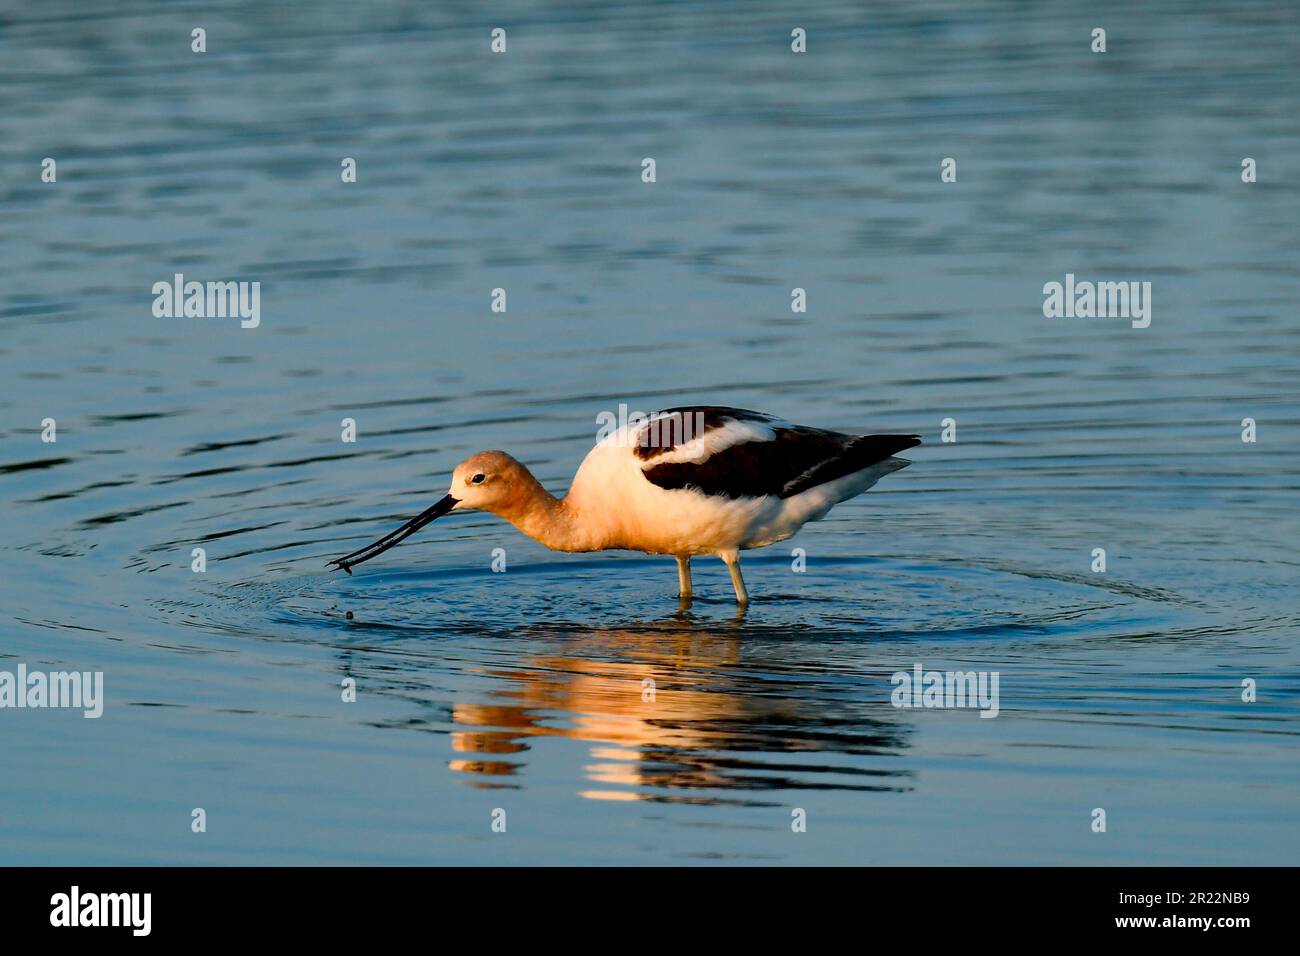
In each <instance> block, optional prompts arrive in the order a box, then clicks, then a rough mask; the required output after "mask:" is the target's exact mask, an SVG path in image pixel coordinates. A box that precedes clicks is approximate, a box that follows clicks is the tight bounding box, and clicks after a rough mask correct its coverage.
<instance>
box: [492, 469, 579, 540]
mask: <svg viewBox="0 0 1300 956" xmlns="http://www.w3.org/2000/svg"><path fill="white" fill-rule="evenodd" d="M528 477H529V479H531V486H526V487H524V488H522V489H521V491H520V494H518V495H516V496H515V497H513V498H511V499H510V500H509V501H507V502H505V503H504V504H503V505H499V506H498V507H497V508H495V509H493V510H494V511H496V513H497V514H498V515H500V516H501V517H502V518H505V519H506V520H507V521H509V522H510V523H511V524H512V525H514V526H515V527H516V528H518V529H519V530H520V531H522V532H523V533H524V534H526V535H528V537H530V538H532V539H533V540H534V541H537V542H540V543H541V544H544V545H546V547H548V548H550V549H551V550H552V551H595V550H598V549H599V548H600V544H599V543H598V542H597V541H595V540H594V539H593V537H592V535H591V534H590V533H589V529H587V528H586V527H585V526H584V525H583V522H582V521H581V520H580V518H579V517H578V514H577V509H576V508H575V507H574V506H573V501H572V500H571V499H570V498H564V499H560V498H556V497H555V496H554V495H553V494H551V493H550V492H549V491H547V490H546V489H545V488H543V487H542V484H541V482H539V481H538V480H537V479H536V478H533V476H532V475H529V476H528Z"/></svg>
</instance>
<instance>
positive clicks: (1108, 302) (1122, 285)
mask: <svg viewBox="0 0 1300 956" xmlns="http://www.w3.org/2000/svg"><path fill="white" fill-rule="evenodd" d="M1043 315H1045V316H1047V318H1049V319H1059V318H1061V317H1062V316H1064V317H1065V318H1067V319H1073V318H1080V319H1091V318H1098V319H1132V320H1133V321H1132V325H1133V328H1135V329H1145V328H1146V327H1147V326H1149V325H1150V324H1151V283H1150V282H1088V281H1084V282H1075V281H1074V273H1073V272H1067V273H1066V274H1065V283H1064V284H1062V283H1060V282H1049V283H1047V284H1046V285H1044V286H1043Z"/></svg>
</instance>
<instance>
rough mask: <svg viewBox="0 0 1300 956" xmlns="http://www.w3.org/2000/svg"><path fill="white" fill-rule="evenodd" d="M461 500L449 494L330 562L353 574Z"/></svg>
mask: <svg viewBox="0 0 1300 956" xmlns="http://www.w3.org/2000/svg"><path fill="white" fill-rule="evenodd" d="M459 502H460V499H459V498H453V497H452V496H451V495H447V496H446V497H445V498H443V499H442V500H441V501H439V502H438V503H437V504H436V505H434V506H433V507H432V508H428V509H426V510H424V511H421V512H420V513H419V514H418V515H416V516H415V517H414V518H412V519H411V520H410V521H408V522H406V524H404V525H402V526H401V527H400V528H394V529H393V530H392V531H390V532H388V534H386V535H384V536H383V537H382V538H380V539H379V540H378V541H374V542H371V543H370V544H368V545H366V546H365V547H364V548H359V549H357V550H356V551H353V552H352V553H351V554H345V555H343V557H341V558H335V559H334V560H333V561H331V562H329V564H333V565H337V566H338V567H340V568H342V569H343V570H344V571H346V572H347V573H348V574H351V573H352V569H353V568H354V567H356V566H357V565H358V564H360V563H361V562H362V561H369V560H370V559H371V558H373V557H374V556H375V555H377V554H383V553H384V552H385V551H387V550H388V549H389V548H391V547H393V546H394V545H396V544H400V543H401V542H402V541H404V540H405V539H407V538H409V537H410V536H411V535H413V534H415V532H417V531H419V530H420V529H421V528H423V527H424V526H425V525H426V524H428V523H429V522H430V521H432V520H433V519H434V518H441V517H442V516H443V515H445V514H446V513H447V512H448V511H450V510H451V509H452V508H454V507H456V505H457V504H459ZM326 567H329V565H326Z"/></svg>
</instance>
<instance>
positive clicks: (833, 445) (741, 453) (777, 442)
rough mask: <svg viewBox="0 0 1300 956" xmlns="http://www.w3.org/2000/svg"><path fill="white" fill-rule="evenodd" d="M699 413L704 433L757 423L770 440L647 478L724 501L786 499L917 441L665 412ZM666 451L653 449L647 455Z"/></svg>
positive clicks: (724, 413)
mask: <svg viewBox="0 0 1300 956" xmlns="http://www.w3.org/2000/svg"><path fill="white" fill-rule="evenodd" d="M697 412H702V413H703V414H704V416H705V419H704V420H705V427H706V432H707V431H712V430H713V429H714V428H719V427H722V426H724V425H725V424H726V422H727V421H728V420H736V421H753V422H761V423H763V424H764V425H766V426H767V427H769V428H771V429H772V430H773V431H774V432H775V433H776V437H775V439H773V440H771V441H745V442H738V443H737V444H735V445H732V446H730V447H728V448H724V449H722V450H721V451H717V452H714V453H713V454H712V455H710V456H709V457H708V458H707V459H705V460H704V461H700V462H696V461H685V462H664V463H662V464H658V465H650V466H649V467H646V468H645V470H644V474H645V476H646V479H647V480H648V481H650V482H652V483H653V484H656V485H658V486H659V487H660V488H666V489H669V490H673V489H680V488H694V489H696V490H698V491H700V492H702V493H704V494H706V495H718V496H721V497H726V498H761V497H766V496H768V495H774V496H776V497H780V498H789V497H791V496H793V495H797V494H799V493H800V492H803V491H807V490H808V489H809V488H815V487H817V486H818V485H824V484H826V483H827V482H829V481H834V480H835V479H836V478H842V477H844V476H845V475H851V474H853V473H854V472H855V471H861V470H862V469H864V468H869V467H870V466H872V465H874V464H876V463H877V462H881V461H884V460H885V459H886V458H889V457H890V456H891V455H894V454H895V453H897V452H900V451H902V450H903V449H905V448H912V447H914V446H916V445H919V444H920V443H921V439H920V438H919V437H918V436H916V435H845V434H842V433H840V432H832V431H825V430H823V429H820V428H808V427H805V426H802V425H785V424H784V423H779V422H777V420H776V419H773V418H772V417H771V416H769V415H764V414H762V413H760V412H750V411H746V410H744V409H731V408H724V407H721V406H700V407H687V408H673V409H666V410H665V414H666V413H678V414H691V415H694V414H695V413H697ZM664 450H665V449H663V448H662V447H661V448H655V449H652V450H651V454H650V455H647V454H643V451H644V450H643V449H638V450H637V453H638V454H640V455H641V457H643V458H644V457H651V456H652V455H657V454H661V453H662V452H663V451H664Z"/></svg>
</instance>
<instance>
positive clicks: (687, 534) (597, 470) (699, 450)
mask: <svg viewBox="0 0 1300 956" xmlns="http://www.w3.org/2000/svg"><path fill="white" fill-rule="evenodd" d="M920 443H921V439H920V438H919V437H918V436H916V435H846V434H842V433H840V432H832V431H825V430H823V429H820V428H809V427H807V426H804V425H791V424H789V423H787V422H783V421H781V420H780V419H777V418H773V417H772V416H771V415H764V414H762V413H761V412H750V411H745V410H744V409H741V408H723V407H721V406H715V405H707V406H692V407H684V408H670V409H667V410H665V411H662V412H658V413H656V414H655V415H651V416H649V418H646V419H638V420H636V421H633V422H631V423H628V424H625V425H623V426H622V427H621V428H619V429H617V430H616V431H613V432H611V433H610V434H609V435H607V436H606V437H605V438H603V439H602V440H601V441H599V442H597V444H596V447H595V448H593V449H592V450H591V451H590V452H589V453H588V454H587V457H586V458H585V459H584V460H583V462H582V465H581V467H579V468H578V473H577V474H576V475H574V477H573V484H572V486H571V487H570V488H569V493H568V494H567V495H566V496H565V497H564V498H556V497H554V496H553V495H551V494H550V493H549V492H548V491H547V490H546V489H545V488H543V487H542V485H541V483H540V482H538V480H537V479H536V478H534V477H533V475H532V473H531V472H529V470H528V469H527V468H525V467H524V466H523V465H521V464H520V463H519V462H517V461H516V460H515V459H513V458H511V457H510V456H509V455H507V454H506V453H505V452H502V451H483V452H479V453H478V454H477V455H474V456H473V457H471V458H467V459H466V460H465V461H463V462H461V463H460V464H459V465H457V466H456V470H455V471H454V472H453V473H452V478H451V488H450V490H449V491H448V492H447V495H446V496H445V497H443V498H442V499H441V500H440V501H439V502H438V503H437V504H435V505H434V506H433V507H432V508H429V509H428V510H426V511H423V512H421V513H420V514H418V515H416V516H415V517H414V518H412V519H411V520H410V521H408V522H406V524H404V525H402V526H401V527H400V528H397V529H396V530H394V531H392V532H390V533H389V534H387V535H385V536H384V537H382V538H380V539H379V540H378V541H375V542H374V543H373V544H369V545H366V547H364V548H361V549H359V550H357V551H353V552H352V553H351V554H348V555H344V556H343V557H341V558H336V559H335V560H333V561H331V562H330V564H332V565H337V566H338V567H340V568H342V569H343V570H344V571H347V572H348V573H349V574H351V573H352V568H353V567H355V566H356V565H358V564H360V563H361V562H363V561H369V560H370V559H371V558H373V557H374V556H375V555H377V554H382V553H383V552H384V551H387V550H388V549H389V548H391V547H393V546H394V545H395V544H397V543H398V542H400V541H402V540H403V539H405V538H407V537H409V536H410V535H412V534H414V533H415V532H417V531H419V530H420V529H421V528H423V527H424V526H425V525H426V524H428V523H429V522H430V521H433V520H434V519H435V518H440V517H442V516H443V515H445V514H447V513H448V512H451V511H461V510H466V509H479V510H482V511H490V512H492V513H493V514H495V515H499V516H500V517H502V518H505V519H506V520H507V521H509V522H510V523H511V524H512V525H514V526H515V527H516V528H518V529H519V530H520V531H522V532H523V533H524V534H526V535H528V537H530V538H532V539H534V540H535V541H539V542H541V543H542V544H544V545H546V547H548V548H551V549H552V550H555V551H605V550H610V549H623V550H628V551H644V552H646V553H647V554H671V555H673V556H675V557H676V558H677V574H678V582H679V585H680V595H681V597H682V598H683V599H687V598H689V597H690V596H691V557H692V556H694V555H702V554H716V555H717V556H718V557H719V558H721V559H722V561H723V563H724V564H726V566H727V570H728V571H730V572H731V583H732V585H734V586H735V589H736V600H737V601H738V602H739V603H740V604H742V605H743V604H747V603H748V601H749V596H748V595H747V594H746V592H745V582H744V580H743V579H742V578H741V576H740V552H741V550H744V549H748V548H761V547H763V546H764V545H768V544H773V543H775V542H777V541H783V540H785V539H786V538H788V537H790V536H791V535H793V534H794V533H795V532H796V531H798V530H799V529H800V528H801V527H803V526H804V524H806V523H807V522H809V521H815V520H817V519H818V518H822V517H825V515H826V513H827V512H828V511H830V510H831V508H832V506H834V505H836V504H838V503H839V502H841V501H844V500H845V499H847V498H852V497H854V496H855V495H859V494H861V493H862V492H864V491H866V490H867V489H868V488H870V487H871V486H872V485H874V484H875V483H876V482H877V481H878V480H879V479H880V478H881V477H883V476H884V475H887V474H889V473H890V472H893V471H897V470H898V469H900V468H903V467H905V466H906V465H908V464H910V462H908V461H906V460H904V459H902V458H894V457H892V456H893V454H894V453H895V452H899V451H902V450H903V449H905V448H911V447H913V446H914V445H919V444H920Z"/></svg>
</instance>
